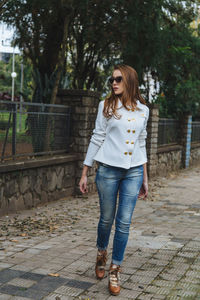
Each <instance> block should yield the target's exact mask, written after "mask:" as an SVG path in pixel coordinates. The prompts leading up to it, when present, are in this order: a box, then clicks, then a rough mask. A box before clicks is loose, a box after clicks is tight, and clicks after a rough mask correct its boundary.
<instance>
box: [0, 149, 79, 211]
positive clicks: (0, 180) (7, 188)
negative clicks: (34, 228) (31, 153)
mask: <svg viewBox="0 0 200 300" xmlns="http://www.w3.org/2000/svg"><path fill="white" fill-rule="evenodd" d="M75 161H76V157H75V156H74V155H64V156H57V157H54V158H42V159H35V160H32V161H26V162H12V163H4V164H3V165H1V166H0V214H5V213H7V212H12V211H13V212H14V211H18V210H21V209H29V208H31V207H34V206H37V205H38V204H41V203H45V202H48V201H53V200H58V199H60V198H63V197H66V196H69V195H72V194H73V193H74V186H75Z"/></svg>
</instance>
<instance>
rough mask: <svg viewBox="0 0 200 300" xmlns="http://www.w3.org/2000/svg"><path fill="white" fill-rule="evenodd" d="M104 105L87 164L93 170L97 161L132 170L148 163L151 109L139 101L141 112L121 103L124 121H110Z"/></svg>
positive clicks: (98, 118)
mask: <svg viewBox="0 0 200 300" xmlns="http://www.w3.org/2000/svg"><path fill="white" fill-rule="evenodd" d="M104 102H105V101H100V103H99V107H98V114H97V118H96V123H95V129H94V130H93V135H92V137H91V139H90V144H89V147H88V150H87V154H86V157H85V160H84V162H83V164H84V165H87V166H90V167H91V166H92V165H93V162H94V160H96V161H98V162H101V163H104V164H107V165H110V166H114V167H120V168H125V169H129V168H131V167H135V166H139V165H142V164H144V163H146V162H147V154H146V137H147V130H146V126H147V121H148V118H149V108H148V107H147V106H146V105H144V104H142V103H141V102H140V101H139V100H137V107H136V108H138V109H135V110H134V111H133V110H131V108H130V109H129V110H127V109H126V108H124V107H123V105H122V103H121V101H120V100H119V101H118V110H117V112H118V114H119V115H121V118H120V119H116V118H115V117H113V116H112V117H111V118H106V117H105V116H104V115H103V108H104Z"/></svg>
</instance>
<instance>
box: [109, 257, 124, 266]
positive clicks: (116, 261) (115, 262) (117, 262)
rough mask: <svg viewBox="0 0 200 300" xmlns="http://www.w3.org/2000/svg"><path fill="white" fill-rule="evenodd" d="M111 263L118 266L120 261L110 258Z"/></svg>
mask: <svg viewBox="0 0 200 300" xmlns="http://www.w3.org/2000/svg"><path fill="white" fill-rule="evenodd" d="M111 263H112V264H114V265H118V266H120V265H121V264H122V261H119V260H115V259H112V262H111Z"/></svg>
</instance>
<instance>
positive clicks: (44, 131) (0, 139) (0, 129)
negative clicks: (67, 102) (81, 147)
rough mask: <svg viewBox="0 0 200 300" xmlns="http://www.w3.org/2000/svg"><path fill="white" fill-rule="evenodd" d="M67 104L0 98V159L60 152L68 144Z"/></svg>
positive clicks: (68, 115)
mask: <svg viewBox="0 0 200 300" xmlns="http://www.w3.org/2000/svg"><path fill="white" fill-rule="evenodd" d="M69 127H70V108H69V107H66V106H64V105H50V104H43V103H42V104H41V103H28V102H21V103H20V102H11V101H4V100H0V157H1V161H2V160H5V159H10V158H15V159H16V158H17V157H21V156H36V155H42V154H50V153H64V152H67V151H68V147H69Z"/></svg>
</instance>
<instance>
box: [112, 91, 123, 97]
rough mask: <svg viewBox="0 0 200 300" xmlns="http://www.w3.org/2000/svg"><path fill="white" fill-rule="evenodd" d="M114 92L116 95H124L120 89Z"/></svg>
mask: <svg viewBox="0 0 200 300" xmlns="http://www.w3.org/2000/svg"><path fill="white" fill-rule="evenodd" d="M114 94H115V95H116V96H119V97H120V96H122V93H121V92H118V91H114Z"/></svg>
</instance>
